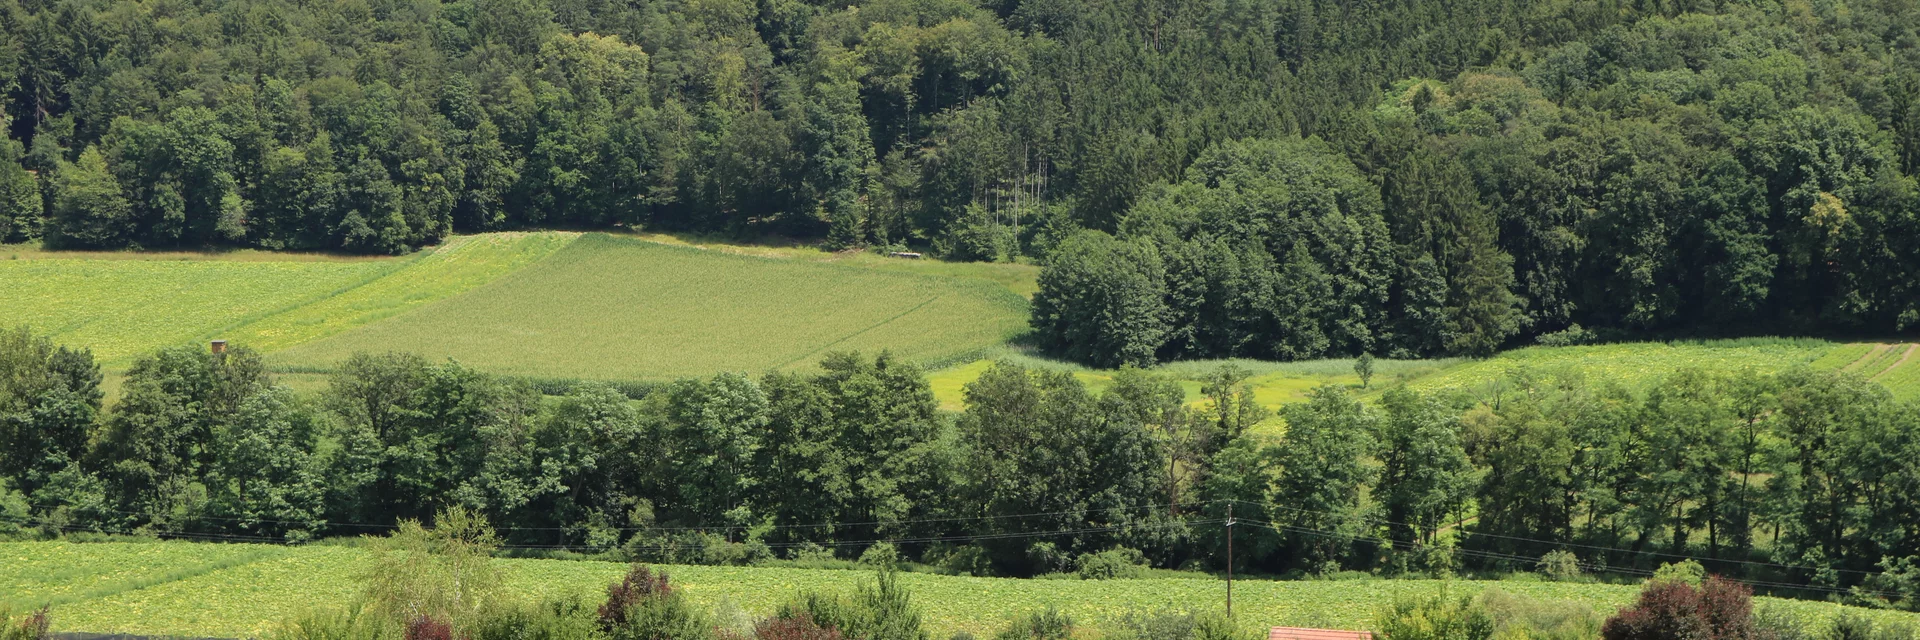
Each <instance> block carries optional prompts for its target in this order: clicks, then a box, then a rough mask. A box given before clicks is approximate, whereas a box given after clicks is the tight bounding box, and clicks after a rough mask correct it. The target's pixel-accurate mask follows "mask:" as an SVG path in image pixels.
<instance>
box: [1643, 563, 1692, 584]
mask: <svg viewBox="0 0 1920 640" xmlns="http://www.w3.org/2000/svg"><path fill="white" fill-rule="evenodd" d="M1706 579H1707V568H1706V567H1703V566H1700V563H1698V562H1695V561H1692V560H1682V561H1680V562H1667V563H1661V564H1660V568H1659V569H1655V570H1654V571H1653V577H1651V578H1647V583H1648V584H1652V583H1655V582H1679V583H1682V584H1685V585H1687V586H1691V587H1698V586H1700V584H1701V583H1702V582H1705V581H1706Z"/></svg>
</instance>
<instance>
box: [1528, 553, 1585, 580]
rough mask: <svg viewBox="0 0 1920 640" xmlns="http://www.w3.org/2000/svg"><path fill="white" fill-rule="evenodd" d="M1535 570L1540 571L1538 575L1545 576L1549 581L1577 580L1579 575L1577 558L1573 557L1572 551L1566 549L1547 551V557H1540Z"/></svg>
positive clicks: (1578, 559)
mask: <svg viewBox="0 0 1920 640" xmlns="http://www.w3.org/2000/svg"><path fill="white" fill-rule="evenodd" d="M1537 568H1538V569H1539V570H1540V575H1543V576H1546V577H1547V579H1549V580H1577V579H1579V578H1580V574H1581V570H1580V558H1579V556H1575V555H1573V552H1572V551H1568V550H1566V549H1555V550H1553V551H1548V552H1547V555H1544V556H1540V564H1539V565H1537Z"/></svg>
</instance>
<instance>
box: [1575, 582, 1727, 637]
mask: <svg viewBox="0 0 1920 640" xmlns="http://www.w3.org/2000/svg"><path fill="white" fill-rule="evenodd" d="M1600 636H1601V637H1602V638H1604V639H1605V640H1755V639H1756V638H1758V637H1759V632H1758V627H1757V626H1756V625H1755V624H1754V622H1753V592H1752V591H1751V590H1749V589H1747V587H1746V586H1745V585H1742V584H1740V583H1737V582H1732V581H1728V580H1722V579H1720V578H1718V577H1713V578H1708V579H1707V580H1706V583H1705V584H1703V585H1701V586H1700V587H1698V588H1695V587H1694V586H1693V585H1690V584H1687V583H1685V582H1680V581H1659V582H1653V583H1649V584H1648V585H1647V587H1646V588H1645V589H1642V590H1641V591H1640V599H1639V600H1638V601H1636V602H1634V604H1633V606H1631V607H1627V608H1625V609H1621V610H1620V613H1617V614H1614V616H1613V617H1612V618H1608V619H1607V622H1606V624H1604V625H1602V626H1601V627H1600Z"/></svg>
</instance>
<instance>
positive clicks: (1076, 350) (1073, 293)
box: [1033, 231, 1168, 367]
mask: <svg viewBox="0 0 1920 640" xmlns="http://www.w3.org/2000/svg"><path fill="white" fill-rule="evenodd" d="M1039 284H1040V290H1039V292H1038V293H1035V294H1034V297H1033V326H1034V329H1036V330H1038V331H1039V333H1040V340H1041V342H1042V344H1043V345H1045V346H1046V347H1047V348H1048V349H1051V350H1054V351H1057V352H1059V353H1061V354H1062V355H1065V356H1067V357H1069V358H1073V359H1075V360H1080V361H1083V362H1087V363H1090V364H1094V365H1097V366H1106V367H1114V366H1119V365H1122V364H1136V365H1146V364H1152V363H1154V362H1155V361H1156V359H1157V355H1156V354H1157V353H1158V352H1159V351H1160V349H1161V347H1162V345H1164V344H1165V343H1166V340H1167V330H1168V323H1167V315H1168V309H1167V306H1166V303H1165V301H1164V300H1165V297H1166V295H1167V289H1166V287H1167V285H1166V271H1165V267H1164V266H1163V265H1162V263H1161V259H1160V253H1159V251H1157V250H1156V249H1154V247H1153V246H1152V245H1150V244H1147V243H1144V242H1138V241H1126V240H1118V239H1115V238H1114V237H1112V236H1109V235H1107V234H1105V233H1102V232H1099V231H1084V232H1081V233H1079V234H1077V235H1075V236H1073V237H1070V238H1068V239H1067V240H1066V241H1065V242H1062V243H1060V246H1058V247H1055V248H1054V250H1053V253H1052V254H1051V255H1050V256H1049V257H1048V258H1047V268H1046V270H1045V271H1042V272H1041V275H1040V283H1039Z"/></svg>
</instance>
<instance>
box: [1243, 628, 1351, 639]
mask: <svg viewBox="0 0 1920 640" xmlns="http://www.w3.org/2000/svg"><path fill="white" fill-rule="evenodd" d="M1267 640H1373V632H1372V631H1346V630H1342V629H1306V628H1302V627H1274V628H1273V631H1270V632H1267Z"/></svg>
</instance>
